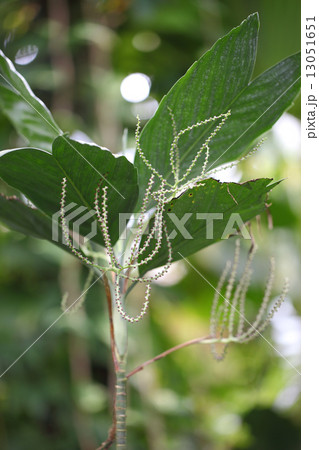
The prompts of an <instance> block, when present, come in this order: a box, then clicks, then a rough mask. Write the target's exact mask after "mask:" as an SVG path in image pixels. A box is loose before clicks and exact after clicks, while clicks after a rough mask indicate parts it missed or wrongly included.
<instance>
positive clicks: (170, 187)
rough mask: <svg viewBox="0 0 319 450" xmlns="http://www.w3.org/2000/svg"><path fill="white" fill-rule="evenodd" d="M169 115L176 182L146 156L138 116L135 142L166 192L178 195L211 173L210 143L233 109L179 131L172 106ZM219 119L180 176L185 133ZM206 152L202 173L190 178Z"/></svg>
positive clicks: (172, 162)
mask: <svg viewBox="0 0 319 450" xmlns="http://www.w3.org/2000/svg"><path fill="white" fill-rule="evenodd" d="M168 111H169V115H170V118H171V121H172V127H173V140H172V143H171V147H170V150H169V159H170V166H171V170H172V175H173V177H174V183H173V184H171V183H169V182H168V181H167V179H166V178H165V177H164V176H163V175H162V174H160V173H159V172H158V170H157V169H156V168H154V167H153V166H152V164H151V163H150V161H149V160H148V159H147V158H146V156H145V154H144V152H143V150H142V148H141V145H140V119H139V117H137V126H136V132H135V142H136V149H137V152H138V154H139V156H140V158H141V159H142V161H143V162H144V164H145V165H146V167H148V168H149V170H150V171H151V172H152V174H153V175H155V176H157V177H158V178H159V180H160V182H161V183H162V188H163V191H164V193H165V194H168V195H169V196H178V195H179V194H180V193H182V192H184V191H185V190H186V189H188V188H189V187H191V186H193V185H194V184H196V183H198V182H200V181H201V180H203V179H204V178H207V177H208V176H209V175H208V174H207V165H208V162H209V156H210V147H209V144H210V142H211V141H212V140H213V138H214V137H215V136H216V134H217V133H218V132H219V131H220V129H221V128H222V127H223V125H224V123H225V122H226V120H227V119H228V117H229V116H230V115H231V111H230V110H229V111H227V113H225V114H220V115H218V116H213V117H209V118H208V119H205V120H202V121H200V122H197V123H194V124H192V125H189V126H188V127H186V128H184V129H183V130H180V131H177V126H176V122H175V117H174V114H173V112H172V110H171V109H170V108H168ZM218 119H221V120H220V122H219V123H218V125H217V126H216V127H215V128H214V130H213V131H212V132H211V133H210V134H209V136H208V137H207V138H206V140H205V142H204V143H203V144H202V145H201V147H200V148H199V150H198V151H197V153H196V155H195V156H194V158H193V160H192V161H191V163H190V165H189V167H188V168H187V169H186V170H185V171H184V173H183V175H182V176H180V152H179V147H178V143H179V140H180V138H181V136H183V135H184V134H185V133H188V132H190V131H192V130H194V129H195V128H199V127H202V126H204V125H208V124H210V123H212V122H215V121H217V120H218ZM203 153H204V154H205V156H204V161H201V162H200V165H201V174H200V175H198V176H194V177H193V178H191V179H189V177H190V175H191V172H192V170H193V169H194V167H195V166H196V164H197V163H198V162H199V159H200V156H201V155H202V154H203Z"/></svg>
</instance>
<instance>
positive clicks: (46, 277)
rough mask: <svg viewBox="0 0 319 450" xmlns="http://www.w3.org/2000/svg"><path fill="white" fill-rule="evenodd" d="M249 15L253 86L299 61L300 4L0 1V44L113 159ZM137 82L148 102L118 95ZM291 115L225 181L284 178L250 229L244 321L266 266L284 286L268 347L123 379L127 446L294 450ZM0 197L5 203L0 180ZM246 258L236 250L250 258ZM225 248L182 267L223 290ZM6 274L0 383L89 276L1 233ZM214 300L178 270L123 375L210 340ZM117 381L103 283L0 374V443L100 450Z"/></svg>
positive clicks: (295, 207) (192, 357)
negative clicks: (253, 246) (143, 84)
mask: <svg viewBox="0 0 319 450" xmlns="http://www.w3.org/2000/svg"><path fill="white" fill-rule="evenodd" d="M255 11H258V12H259V14H260V21H261V29H260V38H259V49H258V57H257V62H256V68H255V75H257V74H259V73H261V72H262V71H263V70H265V69H267V68H268V67H270V66H271V65H273V64H275V63H277V62H278V61H279V60H280V59H283V58H285V57H286V56H288V55H290V54H292V53H294V52H296V51H298V50H299V48H300V2H299V1H298V0H290V1H289V2H288V0H286V1H284V0H246V1H243V0H226V1H217V0H216V1H210V0H152V1H147V0H136V1H130V0H104V1H102V0H100V1H93V0H91V1H89V0H77V1H71V0H69V1H66V0H43V1H40V0H39V1H21V0H8V1H4V0H1V2H0V46H1V48H2V49H3V51H4V52H5V54H6V55H7V56H8V57H9V58H11V59H12V60H13V61H15V62H16V67H17V69H18V70H19V71H20V72H21V73H22V74H23V75H24V76H25V77H26V79H27V80H28V82H29V83H30V85H31V87H32V88H33V89H34V91H35V92H36V94H37V95H38V96H39V97H40V98H41V99H42V100H43V101H44V102H45V103H46V104H47V105H48V106H49V108H50V109H51V110H52V111H53V113H54V116H55V118H56V120H57V122H58V123H59V125H60V127H61V128H62V129H63V130H68V131H70V132H71V133H76V134H75V135H76V136H77V137H82V139H87V137H89V138H91V139H92V140H94V141H95V142H97V143H98V144H100V145H104V146H106V147H108V148H110V149H111V150H112V151H114V152H118V151H121V150H122V149H123V131H124V130H125V129H128V137H127V139H126V141H127V142H126V144H125V147H126V148H127V154H128V155H130V147H131V146H132V145H133V142H134V141H133V133H134V126H135V115H136V113H137V112H140V114H141V115H142V114H144V116H145V118H146V117H147V116H148V115H149V114H151V113H152V108H153V109H154V107H156V101H159V100H160V99H161V97H162V96H163V95H164V94H165V93H166V92H167V91H168V89H169V88H170V87H171V86H172V85H173V83H174V82H175V81H176V80H177V79H178V78H179V77H180V76H181V75H183V73H184V72H185V71H186V70H187V68H188V67H189V66H190V65H191V64H192V63H193V62H194V60H195V59H197V58H198V57H199V56H200V55H201V54H202V53H203V52H204V51H205V50H207V49H208V48H209V47H210V46H211V45H212V44H213V43H214V42H215V41H216V39H218V38H219V37H221V36H223V35H224V34H225V33H226V32H228V31H229V30H230V29H231V28H232V27H234V26H236V25H238V24H239V23H240V22H241V21H242V20H243V19H244V18H245V17H247V15H248V14H250V13H252V12H255ZM134 72H140V73H143V74H145V75H147V76H148V77H149V81H150V83H151V86H150V87H151V89H150V96H149V97H148V99H146V100H145V101H143V102H141V103H130V102H127V101H125V100H124V99H123V97H122V96H121V91H120V87H121V82H122V80H123V79H124V78H125V77H126V76H127V75H129V74H131V73H134ZM154 105H155V106H154ZM291 114H293V115H291ZM299 115H300V101H299V100H297V101H296V103H295V105H294V107H293V108H292V109H291V110H290V111H289V114H285V115H284V116H283V118H282V119H281V120H280V121H279V122H278V123H277V124H276V126H275V127H274V129H273V131H272V132H271V133H268V140H267V141H266V143H265V144H263V146H262V148H261V150H260V151H259V152H258V154H257V155H254V156H253V157H251V158H250V159H248V160H247V161H246V162H245V163H241V164H240V165H239V166H238V167H237V168H235V169H232V170H231V171H227V172H225V173H223V172H221V173H220V175H221V176H223V177H228V178H227V179H229V180H230V179H231V180H234V181H239V180H242V181H245V180H247V179H251V178H257V177H260V176H265V177H272V178H274V179H276V180H278V179H281V178H284V179H285V181H284V182H283V183H281V184H280V186H279V187H277V188H276V189H275V190H274V191H273V192H272V193H271V203H272V206H271V208H270V211H271V214H272V219H273V223H274V229H272V230H271V229H269V226H268V221H267V216H266V214H264V215H263V216H262V217H261V223H260V226H259V227H258V226H257V224H256V222H254V223H253V228H254V234H255V239H256V242H257V244H258V246H259V251H258V253H257V256H256V258H255V262H254V269H255V270H254V274H253V280H252V285H251V289H250V291H249V298H248V304H247V308H248V313H249V314H251V315H252V318H253V315H254V313H256V311H257V308H258V304H259V302H260V301H261V299H262V295H263V290H264V286H265V282H266V278H267V272H268V262H269V257H270V256H272V255H274V256H275V258H276V266H277V267H276V282H275V289H274V297H275V296H276V295H278V294H279V292H280V289H281V287H282V284H283V279H284V277H289V279H290V285H291V287H290V292H289V297H288V299H287V301H286V302H285V304H284V305H283V307H282V308H281V310H280V312H279V313H278V315H277V316H276V318H275V319H274V321H273V324H272V326H271V327H270V328H269V329H268V330H267V331H266V332H265V334H264V335H265V338H266V339H267V341H269V342H270V344H271V345H270V344H269V343H267V342H266V340H264V339H262V338H259V339H257V340H256V341H253V342H251V343H249V344H248V345H243V346H237V347H236V346H233V347H230V348H229V350H228V353H227V356H226V359H225V360H224V361H223V362H216V361H215V360H214V359H213V357H212V355H211V353H210V349H209V346H193V347H189V348H186V349H183V350H180V351H179V352H176V353H174V354H172V355H170V356H169V357H167V358H166V359H163V360H161V361H159V362H156V363H154V364H153V365H151V366H148V368H146V369H145V370H144V371H142V372H140V373H139V374H137V375H135V376H134V377H132V378H131V382H130V389H129V410H128V435H129V448H130V449H150V450H162V449H172V450H182V449H183V450H184V449H185V450H193V449H194V450H197V449H200V450H210V449H214V450H230V449H232V450H239V449H246V450H277V449H278V450H297V449H299V448H300V437H299V428H300V417H299V411H300V399H299V381H300V380H299V375H298V373H297V372H296V370H295V369H294V367H297V369H298V367H299V312H300V303H299V289H300V286H299V245H300V237H299V228H300V204H299V191H300V188H299V139H300V136H299V135H300V132H299V128H300V125H299V120H298V117H299ZM0 130H1V132H0V149H6V148H13V147H18V146H21V145H23V142H22V140H21V138H19V137H18V136H17V135H16V132H15V131H14V129H13V128H12V127H11V125H10V124H9V122H8V121H7V120H6V118H5V117H4V116H2V115H1V114H0ZM79 130H81V132H83V133H85V135H86V136H85V135H83V134H82V135H81V134H79ZM223 179H226V178H223ZM0 188H1V189H0V191H1V192H5V193H10V192H11V190H10V188H9V187H8V186H5V185H4V184H3V183H2V184H1V182H0ZM247 250H248V243H244V244H243V252H242V257H243V259H244V256H245V255H244V253H245V251H247ZM233 251H234V241H232V240H229V241H227V242H226V241H224V242H221V243H219V244H216V245H214V246H212V247H210V248H207V249H205V250H203V251H201V252H200V253H198V254H197V255H195V256H193V257H192V258H191V259H190V260H191V262H192V264H194V265H195V267H196V268H197V269H198V270H199V271H200V272H201V273H202V274H203V275H204V276H205V277H206V278H207V279H208V280H209V281H210V282H211V283H212V284H213V285H216V283H217V280H218V278H219V276H220V274H221V271H222V269H223V267H224V264H225V262H226V261H227V260H228V259H229V258H231V257H232V254H233ZM0 267H1V270H0V288H1V291H0V372H1V373H2V372H4V371H5V370H6V369H7V368H8V367H9V366H10V365H11V364H12V363H13V362H14V361H15V359H16V358H18V357H19V355H20V354H21V353H22V352H24V351H25V350H26V348H28V347H29V346H30V345H31V344H32V343H33V342H34V341H35V339H37V338H38V336H40V335H41V334H42V333H43V332H44V330H46V329H47V328H48V327H49V326H50V325H51V324H52V323H53V322H54V321H55V320H56V319H57V318H58V317H59V316H60V315H61V314H62V310H61V306H60V305H61V298H62V296H63V294H64V293H65V292H68V293H69V297H70V299H75V298H77V296H78V295H79V294H80V292H81V287H82V286H83V283H84V280H85V277H86V269H85V268H84V267H82V266H81V265H80V263H79V262H78V261H77V260H76V259H73V258H72V257H70V256H68V255H66V254H64V253H63V252H62V251H60V250H59V249H57V248H55V247H53V246H51V245H50V244H49V243H46V242H42V241H37V240H35V239H32V238H27V237H24V236H22V235H20V234H18V233H14V232H11V231H9V230H7V229H6V228H5V227H4V226H2V225H1V224H0ZM140 294H141V293H140V292H139V291H138V290H136V292H135V293H134V292H133V293H132V303H133V302H134V299H136V301H137V302H140ZM213 294H214V292H213V289H212V288H211V287H210V286H209V284H207V283H206V282H205V281H204V279H203V278H201V277H200V276H199V275H198V273H196V271H194V270H193V269H192V268H190V267H189V266H187V264H185V263H182V262H179V263H177V264H175V265H174V268H173V269H172V270H171V272H170V274H169V275H168V276H167V277H166V278H165V280H162V281H161V282H159V283H157V285H156V286H154V289H153V294H152V304H151V309H150V313H149V315H148V316H147V318H146V319H144V320H143V321H142V322H141V323H140V324H138V325H133V326H130V327H129V328H130V343H129V351H130V358H129V367H130V368H132V369H133V368H134V367H135V366H137V365H138V364H140V363H142V362H143V361H144V360H146V359H149V358H151V357H152V356H155V355H156V354H158V353H160V352H162V351H164V350H166V349H167V348H169V347H171V346H174V345H176V344H179V343H181V342H183V341H185V340H189V339H192V338H195V337H198V336H202V335H205V334H207V333H208V330H209V315H210V307H211V300H212V297H213ZM278 352H279V353H278ZM293 366H294V367H293ZM298 370H299V369H298ZM111 382H112V364H111V357H110V349H109V340H108V323H107V313H106V305H105V300H104V297H103V289H102V287H101V286H100V285H98V284H96V285H95V286H94V287H93V288H92V289H90V291H89V293H88V296H87V300H86V302H85V306H84V308H82V309H81V310H79V311H77V312H74V313H72V314H66V315H63V317H62V318H61V319H60V320H58V321H57V322H56V324H55V325H54V326H53V327H52V328H51V329H50V330H49V331H48V332H47V333H46V334H45V335H44V336H43V337H42V338H41V339H39V341H37V342H36V343H35V344H34V346H32V348H30V350H29V351H28V352H27V353H26V354H25V355H24V356H23V357H22V358H21V359H20V360H19V361H18V362H17V363H16V364H15V365H14V366H13V367H12V368H11V369H10V370H8V372H6V373H5V374H4V375H3V376H2V377H1V378H0V448H1V449H4V450H31V449H34V448H43V449H46V450H64V449H68V450H69V449H80V450H91V449H95V448H96V447H97V446H98V444H99V443H100V442H102V441H103V440H104V439H105V437H106V435H107V431H108V427H109V426H110V424H111V415H110V411H111V408H112V401H111V397H110V392H109V388H108V386H109V384H110V383H111Z"/></svg>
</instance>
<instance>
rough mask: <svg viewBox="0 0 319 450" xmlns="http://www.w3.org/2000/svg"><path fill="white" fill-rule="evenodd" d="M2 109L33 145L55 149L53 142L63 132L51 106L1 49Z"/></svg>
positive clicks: (0, 96)
mask: <svg viewBox="0 0 319 450" xmlns="http://www.w3.org/2000/svg"><path fill="white" fill-rule="evenodd" d="M0 108H1V109H2V111H3V112H4V114H6V116H7V117H8V118H9V120H10V121H11V122H12V124H13V125H14V127H15V128H16V130H17V131H18V133H19V134H21V136H22V137H24V138H25V139H26V140H27V142H28V144H30V145H31V146H33V147H39V148H41V149H44V150H47V151H51V148H52V142H53V141H54V139H55V138H56V137H57V136H58V135H59V134H62V131H61V130H60V128H59V127H58V125H57V124H56V123H55V121H54V119H53V117H52V115H51V113H50V111H49V110H48V108H47V107H46V106H45V104H44V103H43V102H42V101H41V100H40V99H39V98H38V97H36V96H35V94H34V93H33V92H32V90H31V88H30V86H29V84H28V83H27V81H26V80H25V79H24V78H23V76H22V75H21V74H20V73H19V72H17V71H16V69H15V67H14V65H13V63H12V62H11V61H10V60H9V59H8V58H7V57H6V56H5V55H4V54H3V52H2V51H1V50H0Z"/></svg>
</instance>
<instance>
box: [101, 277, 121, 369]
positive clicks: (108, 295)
mask: <svg viewBox="0 0 319 450" xmlns="http://www.w3.org/2000/svg"><path fill="white" fill-rule="evenodd" d="M103 283H104V289H105V295H106V299H107V309H108V313H109V324H110V337H111V351H112V359H113V364H114V370H115V372H117V370H118V360H117V356H116V345H115V334H114V323H113V308H112V294H111V289H110V285H109V280H108V279H107V275H106V274H105V273H104V274H103Z"/></svg>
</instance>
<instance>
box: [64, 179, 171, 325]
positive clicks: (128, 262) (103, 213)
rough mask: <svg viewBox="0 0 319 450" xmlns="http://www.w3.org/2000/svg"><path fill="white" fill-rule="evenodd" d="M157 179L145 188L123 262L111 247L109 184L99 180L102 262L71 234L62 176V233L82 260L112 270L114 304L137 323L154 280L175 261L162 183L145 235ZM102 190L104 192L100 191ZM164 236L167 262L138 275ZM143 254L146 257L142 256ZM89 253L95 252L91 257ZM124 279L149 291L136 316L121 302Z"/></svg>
mask: <svg viewBox="0 0 319 450" xmlns="http://www.w3.org/2000/svg"><path fill="white" fill-rule="evenodd" d="M153 182H154V176H151V178H150V180H149V183H148V187H147V189H146V192H145V196H144V200H143V204H142V209H141V214H140V215H139V218H138V226H137V233H136V235H135V237H134V239H133V242H132V244H131V245H130V251H129V255H128V256H127V257H126V259H125V260H124V262H122V261H121V258H119V257H117V256H116V254H115V251H114V248H113V247H112V243H111V237H110V233H109V221H108V207H107V200H108V197H107V191H108V187H107V186H103V187H102V188H101V184H102V181H100V182H99V184H98V186H97V188H96V191H95V197H94V210H95V213H96V216H97V219H98V222H99V225H100V229H101V231H102V234H103V240H104V248H105V255H103V254H102V255H101V254H98V256H99V258H100V257H101V256H102V257H103V259H104V261H105V265H104V266H101V265H99V264H97V262H96V261H95V259H94V257H95V256H96V255H97V254H96V253H94V252H89V251H88V250H87V249H85V247H82V249H81V251H79V250H77V249H76V248H75V246H74V244H73V242H72V239H71V238H70V233H69V228H68V225H67V222H66V217H65V201H66V188H67V179H66V178H63V180H62V193H61V210H60V216H61V224H62V230H63V235H64V239H65V242H66V244H67V245H68V247H69V248H70V249H71V251H72V253H73V254H74V255H75V256H77V257H78V258H79V259H80V260H81V261H83V262H85V263H86V264H87V265H89V266H92V267H95V268H97V269H99V270H101V271H102V272H103V273H105V272H113V273H114V277H115V281H114V286H115V289H114V292H115V304H116V306H117V309H118V312H119V313H120V315H121V316H122V317H123V318H124V319H125V320H127V321H129V322H131V323H134V322H138V321H139V320H140V319H141V318H142V317H143V316H144V315H145V313H146V311H147V308H148V306H149V298H150V293H151V282H152V281H155V280H157V279H158V278H160V277H162V276H163V275H164V274H165V273H167V271H168V270H169V268H170V265H171V262H172V246H171V243H170V240H169V238H168V232H167V227H166V223H165V219H164V206H165V194H164V189H163V185H161V187H160V189H159V190H158V191H157V193H156V196H154V194H153V196H152V198H155V199H156V203H157V206H156V210H155V213H154V223H153V226H152V229H151V230H150V232H149V234H148V235H147V237H146V238H145V239H144V240H142V238H143V231H144V226H145V219H146V212H147V206H148V203H149V200H150V197H151V188H152V185H153ZM101 191H102V194H101ZM153 239H155V245H154V248H152V247H151V243H152V242H153ZM163 240H165V241H166V245H167V249H168V260H167V263H166V265H165V266H164V267H163V268H162V269H161V270H160V271H159V272H158V273H157V274H155V275H153V276H151V277H141V276H139V275H138V273H137V270H138V268H139V267H140V266H143V265H145V264H147V263H148V262H150V261H152V259H153V258H154V257H155V256H156V254H157V253H158V252H159V250H160V248H161V245H162V244H163ZM143 255H144V257H143ZM89 256H92V259H90V257H89ZM123 280H130V281H133V282H140V283H146V291H145V298H144V303H143V306H142V309H141V312H140V313H139V314H138V315H137V316H135V317H133V316H130V315H129V314H127V313H126V312H125V309H124V306H123V304H122V300H121V299H122V296H123V294H125V286H126V283H123Z"/></svg>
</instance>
